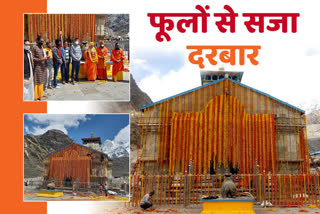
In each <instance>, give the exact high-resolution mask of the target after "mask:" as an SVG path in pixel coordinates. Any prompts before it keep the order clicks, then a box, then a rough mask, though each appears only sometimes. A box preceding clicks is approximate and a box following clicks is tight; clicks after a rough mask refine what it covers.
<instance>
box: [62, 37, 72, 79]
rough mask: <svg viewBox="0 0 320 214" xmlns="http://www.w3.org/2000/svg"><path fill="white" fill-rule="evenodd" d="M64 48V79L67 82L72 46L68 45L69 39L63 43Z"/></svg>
mask: <svg viewBox="0 0 320 214" xmlns="http://www.w3.org/2000/svg"><path fill="white" fill-rule="evenodd" d="M63 50H64V54H63V61H64V63H63V65H62V67H63V71H64V75H63V76H64V81H65V83H68V82H69V68H70V59H71V58H70V48H69V47H68V41H65V42H64V43H63Z"/></svg>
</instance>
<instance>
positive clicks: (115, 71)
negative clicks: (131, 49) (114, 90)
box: [110, 43, 124, 82]
mask: <svg viewBox="0 0 320 214" xmlns="http://www.w3.org/2000/svg"><path fill="white" fill-rule="evenodd" d="M123 60H124V53H123V51H122V49H121V48H120V47H119V44H118V43H116V45H115V48H114V49H113V50H112V52H111V56H110V61H112V62H113V64H112V78H113V81H114V82H117V81H118V80H123V76H122V72H121V71H123V70H124V66H123Z"/></svg>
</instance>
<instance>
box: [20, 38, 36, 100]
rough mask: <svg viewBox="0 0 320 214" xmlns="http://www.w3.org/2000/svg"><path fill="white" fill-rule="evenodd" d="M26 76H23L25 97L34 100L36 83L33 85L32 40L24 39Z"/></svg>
mask: <svg viewBox="0 0 320 214" xmlns="http://www.w3.org/2000/svg"><path fill="white" fill-rule="evenodd" d="M23 52H24V58H23V61H24V64H23V69H24V77H23V98H24V100H25V101H33V100H34V85H33V60H32V54H31V51H30V42H29V41H28V40H25V41H24V50H23Z"/></svg>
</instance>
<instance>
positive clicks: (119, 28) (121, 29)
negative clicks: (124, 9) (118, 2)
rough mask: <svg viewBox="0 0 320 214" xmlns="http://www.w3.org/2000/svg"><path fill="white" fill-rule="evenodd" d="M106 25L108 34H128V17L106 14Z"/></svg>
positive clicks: (125, 15)
mask: <svg viewBox="0 0 320 214" xmlns="http://www.w3.org/2000/svg"><path fill="white" fill-rule="evenodd" d="M107 25H108V32H111V34H112V35H113V36H124V35H126V34H128V33H129V15H128V14H108V15H107Z"/></svg>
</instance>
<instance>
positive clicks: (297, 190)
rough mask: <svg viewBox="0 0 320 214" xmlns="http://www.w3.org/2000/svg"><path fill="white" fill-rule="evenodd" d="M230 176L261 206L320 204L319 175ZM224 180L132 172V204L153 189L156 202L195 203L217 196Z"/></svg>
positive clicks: (215, 177) (200, 176)
mask: <svg viewBox="0 0 320 214" xmlns="http://www.w3.org/2000/svg"><path fill="white" fill-rule="evenodd" d="M232 179H233V181H234V183H235V184H236V186H237V192H238V194H240V193H245V194H248V195H252V196H253V197H254V198H255V199H256V201H257V202H259V203H261V204H264V205H266V204H270V203H271V204H272V205H273V206H280V207H297V206H302V205H306V204H314V205H316V206H319V205H320V201H319V200H320V199H319V192H320V179H319V174H296V175H289V174H274V175H271V174H269V175H263V174H250V175H249V174H246V175H240V174H237V175H233V176H232ZM223 180H224V177H223V175H190V174H189V175H188V174H185V175H176V176H170V175H150V176H145V175H131V181H130V182H131V185H130V186H131V191H130V194H131V205H132V206H137V205H138V204H139V202H140V201H141V199H142V197H143V196H144V195H145V194H146V193H149V192H150V191H151V190H154V191H155V195H154V196H153V203H155V204H159V205H161V204H180V205H182V206H184V207H186V206H197V205H200V204H201V203H200V201H201V199H202V197H204V196H209V195H214V196H216V195H220V191H221V189H220V188H221V185H222V182H223Z"/></svg>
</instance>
